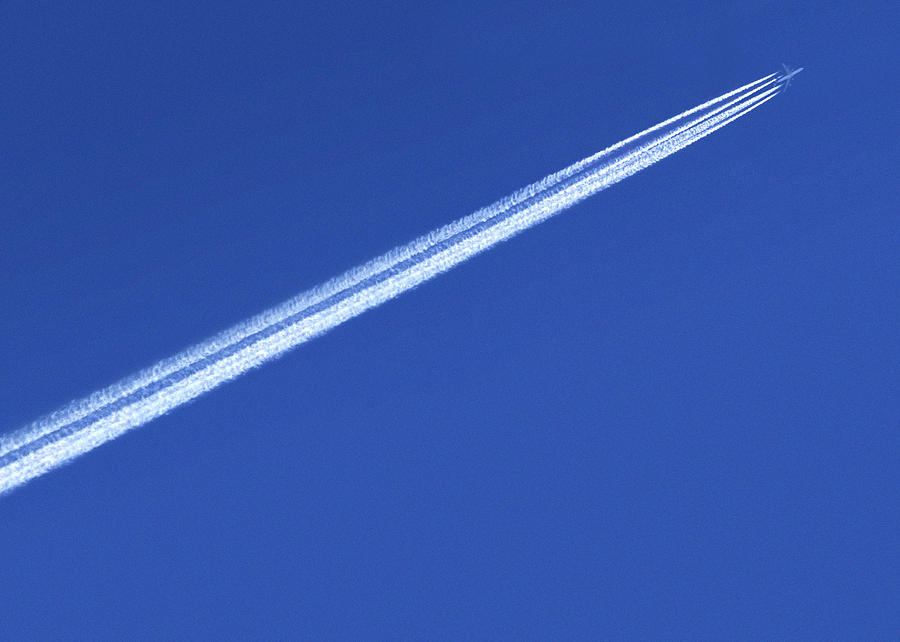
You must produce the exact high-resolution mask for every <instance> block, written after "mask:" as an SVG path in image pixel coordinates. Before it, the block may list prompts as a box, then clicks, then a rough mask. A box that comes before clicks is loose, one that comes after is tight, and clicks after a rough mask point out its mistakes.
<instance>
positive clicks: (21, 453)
mask: <svg viewBox="0 0 900 642" xmlns="http://www.w3.org/2000/svg"><path fill="white" fill-rule="evenodd" d="M785 80H786V76H785V74H780V75H778V74H770V75H768V76H765V77H763V78H760V79H759V80H756V81H754V82H752V83H749V84H747V85H744V86H743V87H739V88H738V89H735V90H733V91H730V92H728V93H726V94H723V95H722V96H719V97H717V98H714V99H712V100H710V101H707V102H705V103H703V104H702V105H698V106H697V107H694V108H692V109H689V110H688V111H685V112H682V113H681V114H678V115H677V116H674V117H673V118H670V119H668V120H666V121H664V122H662V123H660V124H658V125H655V126H653V127H651V128H649V129H647V130H645V131H643V132H641V133H639V134H636V135H635V136H632V137H631V138H628V139H626V140H624V141H622V142H620V143H617V144H616V145H613V146H612V147H609V148H607V149H605V150H603V151H602V152H599V153H597V154H594V155H593V156H589V157H588V158H585V159H583V160H581V161H578V162H577V163H575V164H573V165H570V166H569V167H567V168H565V169H563V170H561V171H559V172H556V173H555V174H551V175H550V176H548V177H546V178H544V179H542V180H540V181H538V182H536V183H533V184H531V185H529V186H527V187H525V188H523V189H520V190H518V191H516V192H514V193H513V194H511V195H509V196H507V197H505V198H503V199H501V200H500V201H498V202H496V203H494V204H493V205H490V206H488V207H486V208H483V209H481V210H478V211H476V212H475V213H473V214H470V215H469V216H466V217H464V218H462V219H459V220H458V221H456V222H454V223H451V224H449V225H446V226H444V227H442V228H439V229H437V230H435V231H433V232H431V233H429V234H426V235H425V236H422V237H420V238H418V239H416V240H414V241H412V242H411V243H409V244H407V245H404V246H400V247H398V248H395V249H394V250H391V251H390V252H388V253H387V254H384V255H382V256H380V257H378V258H376V259H373V260H372V261H370V262H368V263H366V264H364V265H362V266H359V267H357V268H354V269H352V270H350V271H348V272H346V273H345V274H343V275H341V276H339V277H337V278H334V279H332V280H330V281H327V282H326V283H324V284H322V285H320V286H318V287H316V288H313V289H311V290H309V291H307V292H304V293H303V294H300V295H298V296H296V297H294V298H293V299H290V300H288V301H286V302H285V303H283V304H281V305H279V306H276V307H274V308H271V309H269V310H267V311H265V312H263V313H261V314H259V315H257V316H255V317H252V318H250V319H248V320H247V321H244V322H243V323H240V324H238V325H237V326H234V327H233V328H231V329H229V330H226V331H225V332H222V333H220V334H218V335H216V336H214V337H212V338H211V339H209V340H207V341H205V342H203V343H200V344H198V345H196V346H194V347H192V348H189V349H187V350H185V351H184V352H181V353H179V354H177V355H175V356H174V357H171V358H169V359H165V360H163V361H160V362H159V363H157V364H155V365H153V366H151V367H150V368H148V369H146V370H143V371H141V372H139V373H137V374H136V375H133V376H132V377H129V378H127V379H124V380H123V381H121V382H119V383H116V384H114V385H112V386H109V387H108V388H104V389H102V390H100V391H98V392H95V393H94V394H92V395H90V396H89V397H87V398H85V399H83V400H80V401H76V402H73V403H71V404H69V405H67V406H65V407H63V408H61V409H60V410H58V411H56V412H54V413H52V414H50V415H48V416H46V417H44V418H42V419H40V420H38V421H36V422H34V423H32V424H30V425H28V426H25V427H24V428H22V429H20V430H18V431H16V432H14V433H11V434H9V435H6V436H3V437H0V494H2V493H3V492H6V491H9V490H11V489H13V488H15V487H16V486H19V485H21V484H23V483H25V482H27V481H28V480H30V479H33V478H34V477H37V476H38V475H41V474H43V473H44V472H47V471H49V470H51V469H52V468H55V467H57V466H59V465H61V464H63V463H66V462H68V461H70V460H72V459H74V458H75V457H77V456H79V455H81V454H83V453H85V452H87V451H89V450H91V449H93V448H95V447H96V446H99V445H100V444H102V443H104V442H106V441H109V440H111V439H113V438H114V437H116V436H118V435H120V434H121V433H123V432H125V431H126V430H129V429H130V428H135V427H137V426H139V425H141V424H144V423H146V422H148V421H150V420H151V419H154V418H156V417H158V416H160V415H162V414H164V413H166V412H168V411H169V410H171V409H172V408H174V407H176V406H178V405H180V404H183V403H185V402H187V401H189V400H191V399H193V398H195V397H197V396H199V395H201V394H203V393H204V392H207V391H208V390H211V389H212V388H214V387H216V386H218V385H219V384H221V383H223V382H225V381H228V380H229V379H233V378H234V377H236V376H238V375H240V374H242V373H244V372H246V371H247V370H249V369H250V368H253V367H255V366H258V365H260V364H261V363H263V362H265V361H267V360H269V359H272V358H274V357H276V356H278V355H280V354H282V353H284V352H285V351H287V350H289V349H291V348H293V347H295V346H297V345H299V344H301V343H303V342H305V341H307V340H308V339H311V338H312V337H314V336H316V335H318V334H322V333H323V332H326V331H328V330H330V329H331V328H333V327H335V326H336V325H339V324H340V323H342V322H344V321H346V320H347V319H350V318H352V317H354V316H356V315H358V314H360V313H362V312H364V311H365V310H368V309H369V308H372V307H374V306H377V305H379V304H381V303H383V302H385V301H387V300H389V299H392V298H394V297H395V296H397V295H399V294H401V293H403V292H405V291H406V290H409V289H411V288H413V287H415V286H416V285H418V284H420V283H422V282H424V281H426V280H428V279H430V278H432V277H433V276H436V275H437V274H440V273H441V272H444V271H446V270H448V269H450V268H451V267H453V266H455V265H457V264H458V263H461V262H462V261H465V260H466V259H468V258H469V257H471V256H473V255H475V254H477V253H479V252H482V251H483V250H485V249H487V248H489V247H491V246H493V245H494V244H496V243H498V242H500V241H503V240H505V239H508V238H510V237H511V236H513V235H515V234H517V233H519V232H521V231H522V230H525V229H526V228H528V227H531V226H532V225H535V224H537V223H539V222H541V221H543V220H545V219H547V218H549V217H551V216H553V215H554V214H557V213H559V212H561V211H562V210H564V209H566V208H568V207H571V206H572V205H574V204H575V203H577V202H579V201H581V200H583V199H585V198H587V197H588V196H591V195H593V194H595V193H596V192H598V191H600V190H602V189H605V188H606V187H609V186H610V185H612V184H614V183H617V182H618V181H620V180H622V179H623V178H627V177H628V176H631V175H632V174H634V173H636V172H638V171H640V170H642V169H644V168H646V167H649V166H650V165H652V164H654V163H656V162H657V161H659V160H662V159H663V158H665V157H666V156H669V155H671V154H673V153H674V152H676V151H678V150H680V149H683V148H684V147H686V146H688V145H690V144H691V143H694V142H696V141H698V140H700V139H701V138H703V137H704V136H707V135H708V134H711V133H712V132H714V131H716V130H717V129H719V128H720V127H723V126H724V125H726V124H727V123H729V122H731V121H732V120H735V119H736V118H739V117H740V116H743V115H744V114H746V113H748V112H749V111H751V110H753V109H755V108H756V107H758V106H760V105H761V104H763V103H764V102H766V101H768V100H770V99H771V98H773V97H774V96H775V95H777V94H778V93H779V92H780V91H781V90H782V89H783V87H784V84H785Z"/></svg>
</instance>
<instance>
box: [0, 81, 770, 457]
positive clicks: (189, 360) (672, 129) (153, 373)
mask: <svg viewBox="0 0 900 642" xmlns="http://www.w3.org/2000/svg"><path fill="white" fill-rule="evenodd" d="M775 76H776V74H770V75H769V76H765V77H763V78H761V79H759V80H755V81H753V82H751V83H748V84H746V85H744V86H743V87H739V88H737V89H735V90H733V91H730V92H728V93H726V94H723V95H722V96H718V97H717V98H713V99H712V100H709V101H707V102H705V103H703V104H702V105H698V106H697V107H694V108H692V109H690V110H688V111H686V112H683V113H681V114H678V115H677V116H674V117H672V118H670V119H668V120H666V121H663V122H662V123H660V124H658V125H655V126H653V127H651V128H649V129H647V130H644V131H643V132H640V133H639V134H636V135H634V136H632V137H631V138H628V139H626V140H624V141H622V142H619V143H616V144H615V145H613V146H612V147H609V148H607V149H605V150H603V151H601V152H598V153H597V154H594V155H593V156H589V157H588V158H585V159H584V160H581V161H578V162H577V163H575V164H573V165H570V166H569V167H567V168H565V169H563V170H561V171H559V172H557V173H555V174H551V175H550V176H548V177H546V178H544V179H542V180H541V181H538V182H536V183H533V184H532V185H529V186H527V187H525V188H523V189H520V190H518V191H517V192H514V193H513V194H511V195H509V196H507V197H506V198H504V199H502V200H500V201H498V202H497V203H494V204H492V205H490V206H488V207H485V208H483V209H481V210H478V211H477V212H475V213H474V214H471V215H470V216H467V217H465V218H463V219H460V220H458V221H455V222H454V223H451V224H449V225H447V226H445V227H443V228H441V229H439V230H435V231H434V232H432V233H431V234H428V235H426V236H423V237H421V238H419V239H417V240H416V241H413V242H412V243H410V244H408V245H406V246H402V247H400V248H397V249H395V250H392V251H391V252H388V253H387V254H384V255H382V256H380V257H377V258H375V259H373V260H372V261H370V262H368V263H366V264H364V265H362V266H360V267H358V268H355V269H353V270H350V271H349V272H347V273H345V274H343V275H341V276H339V277H337V278H335V279H332V280H330V281H327V282H326V283H324V284H322V285H320V286H318V287H317V288H314V289H312V290H310V291H308V292H304V293H302V294H300V295H298V296H296V297H294V298H293V299H290V300H288V301H286V302H285V303H283V304H281V305H279V306H277V307H274V308H271V309H269V310H266V311H265V312H263V313H261V314H259V315H257V316H255V317H252V318H250V319H248V320H246V321H244V322H243V323H240V324H238V325H237V326H234V327H233V328H230V329H228V330H226V331H224V332H222V333H220V334H218V335H216V336H214V337H212V338H211V339H208V340H207V341H205V342H204V343H201V344H199V345H196V346H193V347H191V348H189V349H187V350H185V351H184V352H181V353H180V354H177V355H175V356H174V357H171V358H169V359H165V360H163V361H160V362H159V363H157V364H155V365H153V366H151V367H150V368H148V369H146V370H143V371H141V372H139V373H137V374H136V375H133V376H132V377H130V378H128V379H125V380H123V381H120V382H118V383H116V384H113V385H112V386H109V387H107V388H104V389H102V390H99V391H97V392H95V393H94V394H92V395H90V396H89V397H87V398H86V399H83V400H78V401H75V402H73V403H71V404H69V405H68V406H65V407H64V408H62V409H60V410H58V411H56V412H54V413H53V414H51V415H49V416H47V417H44V418H42V419H40V420H38V421H36V422H34V423H33V424H31V425H29V426H26V427H25V428H23V429H21V430H19V431H17V432H16V433H13V434H10V435H6V436H4V435H0V456H3V455H5V454H6V453H8V452H11V451H13V450H16V449H18V448H20V447H22V446H23V445H25V444H27V443H29V442H30V441H33V440H34V439H35V438H37V437H41V436H43V435H45V434H48V433H51V432H54V431H55V430H57V429H59V428H61V427H63V426H66V425H68V424H71V423H72V422H74V421H77V420H78V419H80V418H82V417H84V416H86V415H88V414H90V413H92V412H95V411H96V410H98V409H100V408H103V407H105V406H108V405H109V404H111V403H114V402H115V401H117V400H118V399H122V398H124V397H127V396H128V395H130V394H132V393H134V392H135V391H137V390H140V389H141V388H143V387H145V386H147V385H148V384H149V383H151V382H153V381H157V380H160V379H161V378H165V377H167V376H169V375H171V374H172V373H174V372H178V371H179V370H182V369H183V368H185V367H188V366H190V365H191V364H193V363H196V362H197V361H199V360H201V359H203V358H205V357H208V356H209V355H212V354H215V353H216V352H218V351H219V350H221V349H222V348H223V347H225V346H228V345H233V344H234V343H236V342H238V341H241V340H243V339H245V338H246V337H248V336H251V335H253V334H255V333H257V332H259V331H260V330H261V329H263V328H266V327H268V326H270V325H272V324H273V323H278V322H280V321H282V320H283V319H285V318H287V317H288V316H291V315H293V314H296V313H297V312H298V311H300V310H303V309H305V308H307V307H309V306H310V305H313V304H315V303H318V302H319V301H321V300H323V299H325V298H327V297H328V296H331V295H333V294H335V293H336V292H340V291H342V290H345V289H347V288H349V287H352V286H353V285H355V284H356V283H358V282H360V281H362V280H363V279H365V278H367V277H369V276H371V275H373V274H377V273H379V272H381V271H382V270H384V269H386V268H388V267H390V266H392V265H396V264H397V263H398V262H400V261H403V260H405V259H407V258H409V257H410V256H412V255H413V254H416V253H418V252H421V251H422V250H424V249H427V248H428V247H431V246H433V245H435V244H436V243H439V242H442V241H443V240H444V239H446V238H447V237H449V236H452V235H454V234H456V233H458V232H460V231H462V230H464V229H466V228H468V227H470V226H471V225H472V224H473V223H475V222H479V221H482V220H486V219H489V218H492V217H494V216H496V215H497V214H499V213H502V212H504V211H508V210H509V209H510V208H512V207H515V206H516V205H518V204H519V203H521V202H522V201H523V200H525V199H527V198H531V197H533V196H534V195H535V194H537V193H539V192H543V191H546V190H547V189H549V188H551V187H553V186H554V185H556V184H558V183H559V182H560V181H562V180H565V179H567V178H570V177H571V176H573V175H574V174H576V173H578V172H579V171H581V170H583V169H584V168H585V167H587V166H588V165H590V164H593V163H597V162H598V161H600V160H601V159H606V158H610V157H612V156H613V155H614V154H616V153H617V152H619V150H621V149H622V148H623V147H626V146H628V145H631V144H632V143H634V142H635V141H637V140H638V139H643V140H650V138H649V137H650V136H652V135H659V136H660V138H665V137H666V136H669V137H671V136H674V135H675V134H677V133H678V129H676V128H677V127H678V125H679V124H681V125H682V127H684V126H685V123H687V124H690V123H692V122H694V119H695V118H696V117H699V116H701V115H704V114H708V113H710V112H712V111H714V110H717V109H721V108H723V107H724V106H725V105H727V104H730V102H733V100H734V99H735V97H736V96H742V95H743V94H745V93H746V92H748V91H750V90H751V89H755V90H759V89H760V88H761V87H767V86H770V85H772V84H774V83H775V82H776V80H775Z"/></svg>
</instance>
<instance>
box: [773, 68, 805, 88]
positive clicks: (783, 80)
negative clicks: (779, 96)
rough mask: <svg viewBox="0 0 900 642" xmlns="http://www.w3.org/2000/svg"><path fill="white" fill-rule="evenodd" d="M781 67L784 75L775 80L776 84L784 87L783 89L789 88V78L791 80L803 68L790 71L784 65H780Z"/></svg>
mask: <svg viewBox="0 0 900 642" xmlns="http://www.w3.org/2000/svg"><path fill="white" fill-rule="evenodd" d="M781 66H782V67H784V73H783V74H781V75H780V76H779V77H778V78H777V82H778V83H780V84H782V85H784V88H785V89H787V88H788V87H790V86H791V78H793V77H794V76H796V75H797V74H799V73H800V72H801V71H803V69H804V67H797V68H796V69H791V68H790V67H788V66H787V65H786V64H784V63H781Z"/></svg>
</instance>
